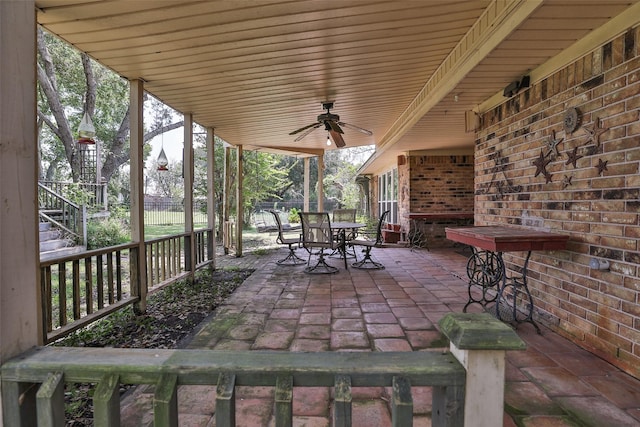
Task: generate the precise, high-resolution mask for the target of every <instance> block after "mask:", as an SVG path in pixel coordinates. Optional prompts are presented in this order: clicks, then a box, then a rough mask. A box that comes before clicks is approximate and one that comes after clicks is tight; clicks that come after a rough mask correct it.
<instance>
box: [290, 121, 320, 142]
mask: <svg viewBox="0 0 640 427" xmlns="http://www.w3.org/2000/svg"><path fill="white" fill-rule="evenodd" d="M320 126H322V123H315V124H314V125H312V126H306V127H305V128H303V129H307V130H306V131H304V132H303V133H302V134H301V135H300V136H298V137H297V138H296V139H294V140H293V142H298V141H300V140H301V139H302V138H304V137H305V136H307V135H309V134H310V133H311V132H313V131H314V130H316V129H318V128H319V127H320ZM303 129H300V130H303ZM300 130H297V131H296V132H299V131H300ZM296 132H294V133H296ZM289 135H291V134H289Z"/></svg>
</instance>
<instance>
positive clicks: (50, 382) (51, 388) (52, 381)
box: [36, 372, 64, 427]
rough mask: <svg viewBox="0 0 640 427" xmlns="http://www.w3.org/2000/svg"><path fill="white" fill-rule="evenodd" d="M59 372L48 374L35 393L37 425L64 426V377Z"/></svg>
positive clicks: (47, 426)
mask: <svg viewBox="0 0 640 427" xmlns="http://www.w3.org/2000/svg"><path fill="white" fill-rule="evenodd" d="M63 377H64V376H63V374H62V373H61V372H57V373H52V374H49V378H47V380H46V381H45V382H44V383H42V385H41V386H40V388H39V389H38V392H37V393H36V403H37V412H38V427H64V379H63Z"/></svg>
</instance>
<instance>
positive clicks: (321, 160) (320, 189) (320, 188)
mask: <svg viewBox="0 0 640 427" xmlns="http://www.w3.org/2000/svg"><path fill="white" fill-rule="evenodd" d="M323 181H324V156H318V212H324V182H323Z"/></svg>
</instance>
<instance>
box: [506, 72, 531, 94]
mask: <svg viewBox="0 0 640 427" xmlns="http://www.w3.org/2000/svg"><path fill="white" fill-rule="evenodd" d="M530 82H531V78H530V77H529V76H522V78H521V79H520V80H514V81H512V82H511V83H509V84H508V85H507V87H505V88H504V91H503V92H502V96H506V97H507V98H511V97H512V96H513V95H515V94H516V93H518V92H519V91H520V89H524V88H527V87H529V84H530Z"/></svg>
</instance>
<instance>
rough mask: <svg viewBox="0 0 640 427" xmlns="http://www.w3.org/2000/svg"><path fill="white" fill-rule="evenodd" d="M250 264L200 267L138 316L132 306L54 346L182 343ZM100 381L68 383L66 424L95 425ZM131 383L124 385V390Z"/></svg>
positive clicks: (170, 345)
mask: <svg viewBox="0 0 640 427" xmlns="http://www.w3.org/2000/svg"><path fill="white" fill-rule="evenodd" d="M251 273H253V270H250V269H219V270H215V271H210V270H207V269H204V270H200V271H198V272H197V273H196V275H195V279H194V280H193V282H192V283H190V282H189V281H186V280H183V281H179V282H176V283H173V284H171V285H168V286H166V287H164V288H162V289H160V290H158V291H157V292H154V293H153V294H151V295H150V296H149V297H148V299H147V307H146V311H145V313H143V314H140V315H136V314H135V313H134V310H133V307H131V306H128V307H127V308H124V309H122V310H119V311H117V312H115V313H113V314H111V315H109V316H107V317H105V318H104V319H101V320H99V321H97V322H94V323H93V324H91V325H89V326H87V327H85V328H83V329H80V330H78V331H75V332H74V333H72V334H70V335H68V336H67V337H65V338H62V339H60V340H58V341H56V342H55V343H53V344H51V345H55V346H66V347H117V348H162V349H174V348H182V347H184V346H185V345H186V344H187V343H188V340H189V339H190V338H191V337H192V336H193V334H194V333H195V332H196V331H197V330H198V326H199V325H200V324H201V323H202V321H203V320H205V319H206V318H207V317H209V316H210V315H212V314H213V312H214V311H215V309H216V308H217V307H218V306H219V305H220V304H222V303H223V302H224V301H225V299H227V298H228V297H229V295H231V294H232V293H233V291H234V290H235V289H236V288H237V287H238V286H239V285H240V284H242V282H244V280H245V279H246V278H247V277H248V276H249V275H250V274H251ZM93 388H94V384H67V387H66V389H65V412H66V425H67V426H72V427H81V426H90V425H93V404H92V400H91V398H92V396H93ZM130 388H131V386H130V385H125V384H122V385H121V386H120V393H121V395H122V394H124V393H125V392H127V391H128V390H129V389H130Z"/></svg>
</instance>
